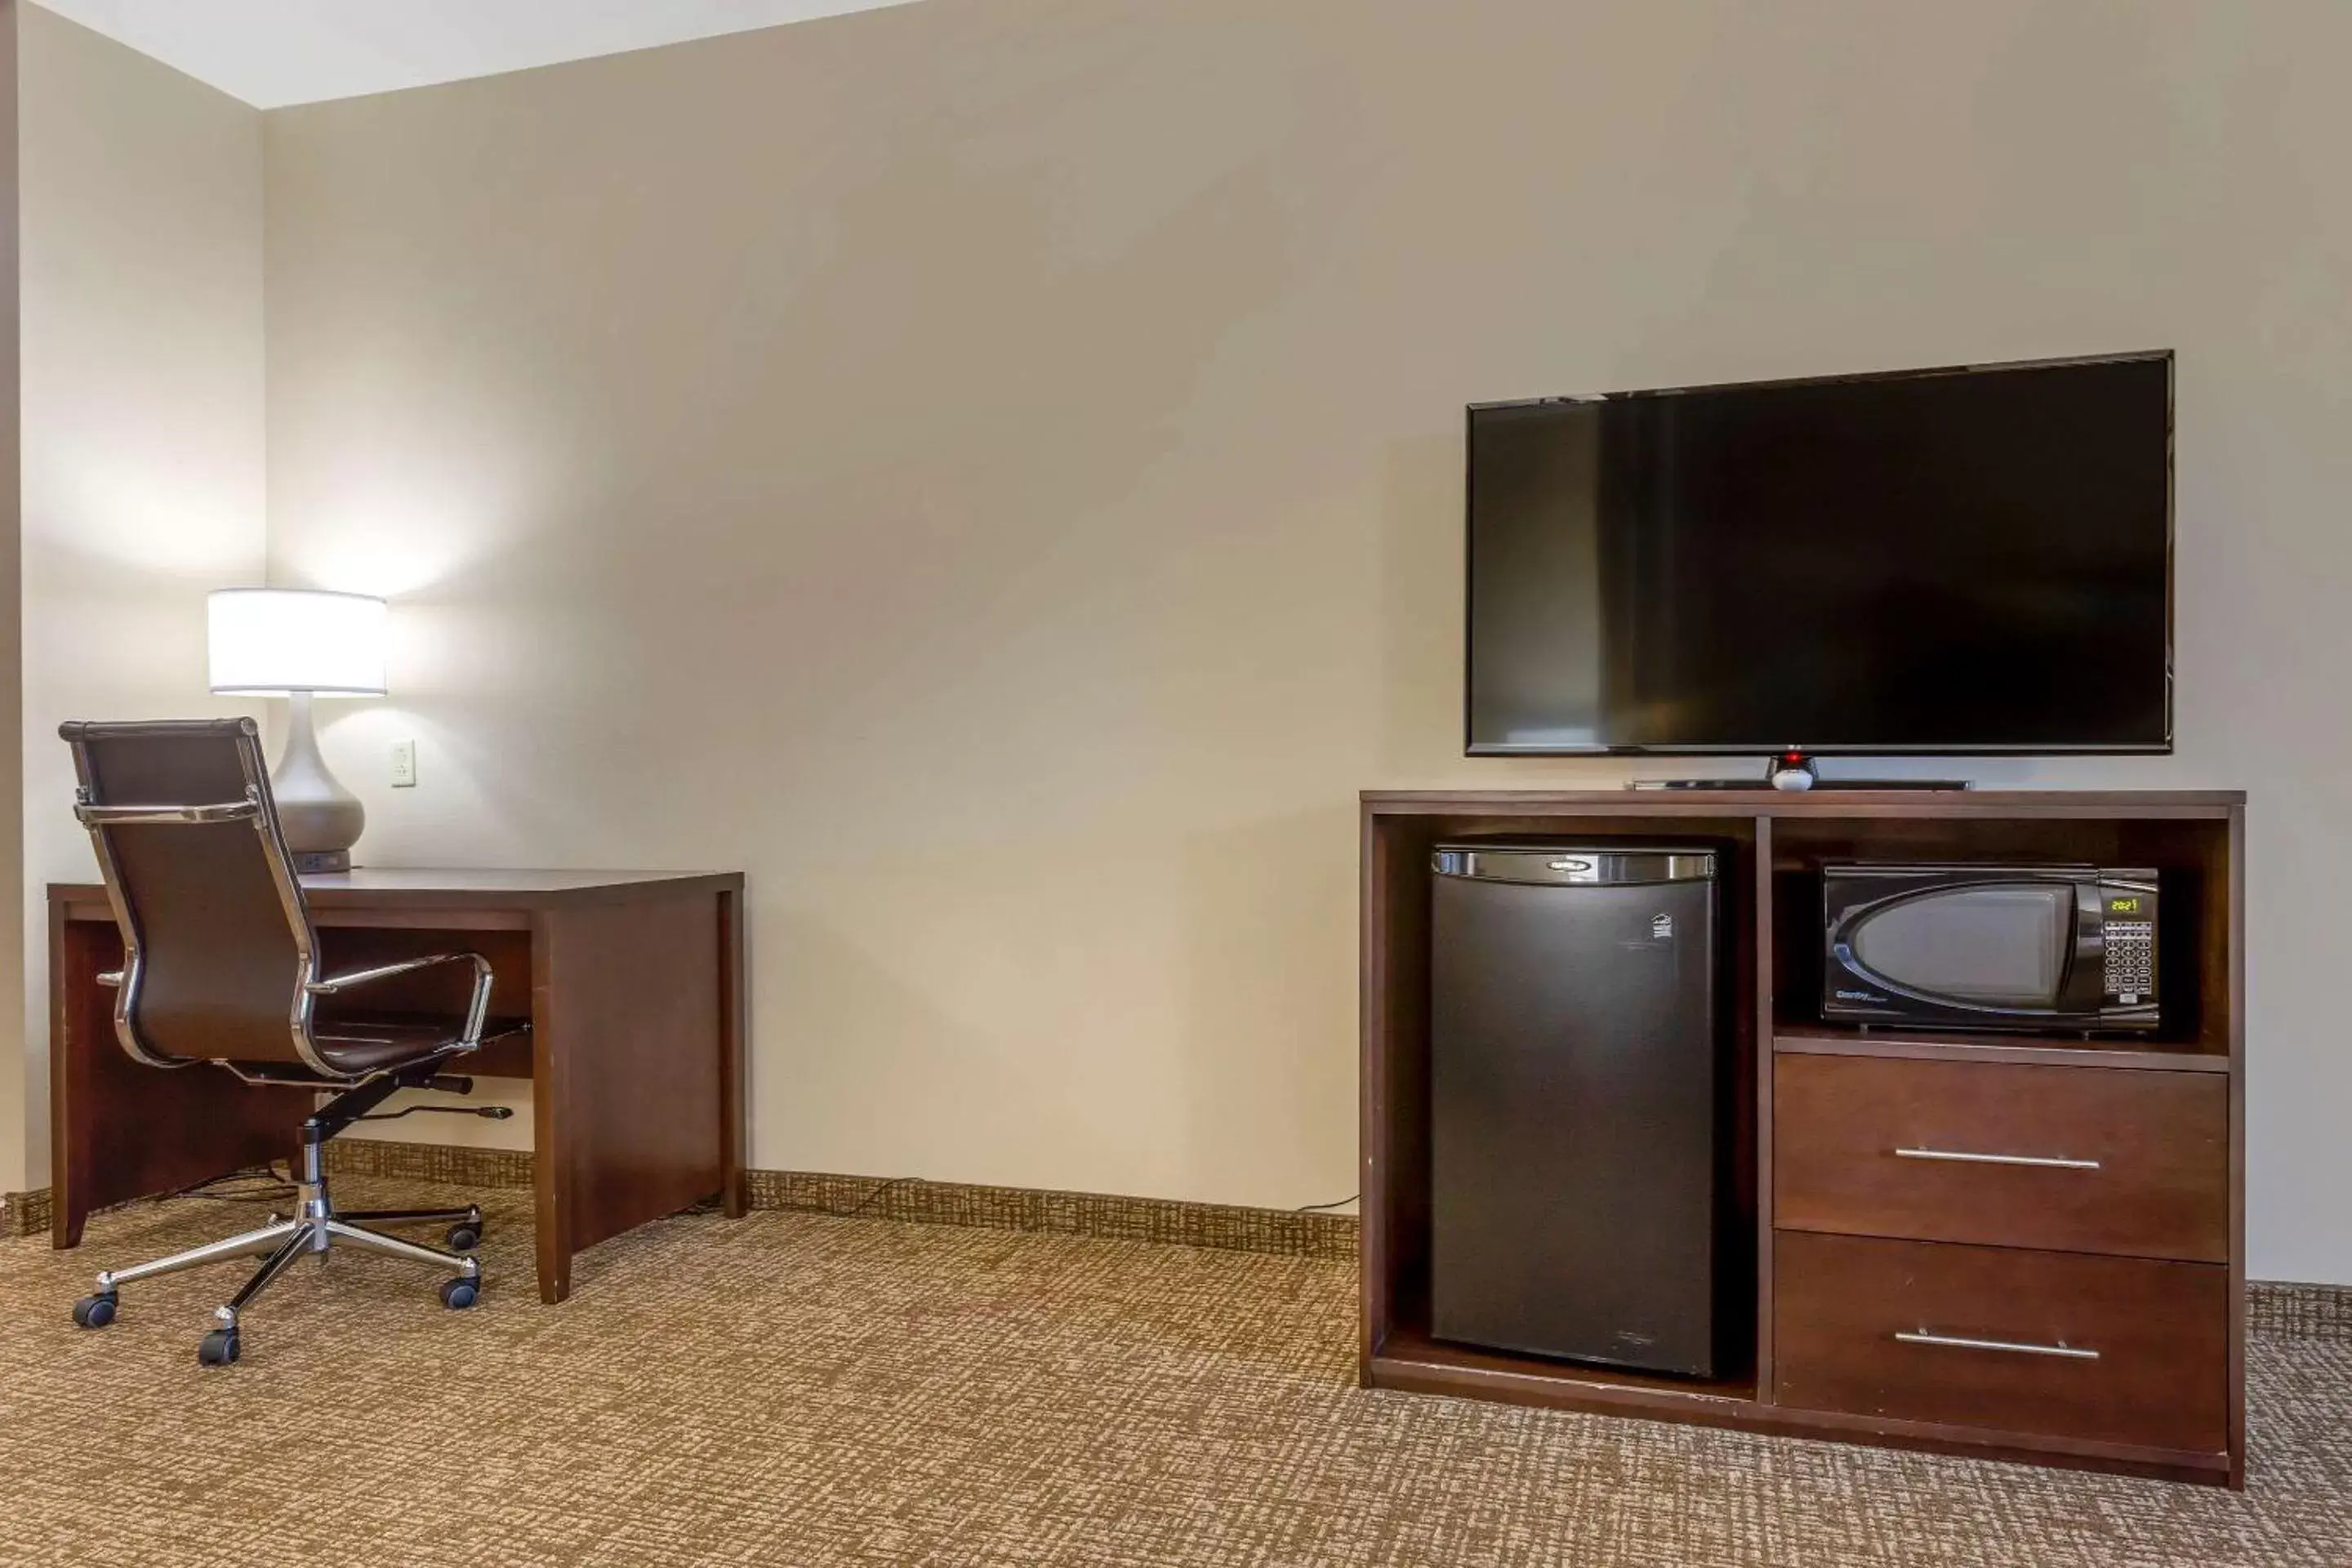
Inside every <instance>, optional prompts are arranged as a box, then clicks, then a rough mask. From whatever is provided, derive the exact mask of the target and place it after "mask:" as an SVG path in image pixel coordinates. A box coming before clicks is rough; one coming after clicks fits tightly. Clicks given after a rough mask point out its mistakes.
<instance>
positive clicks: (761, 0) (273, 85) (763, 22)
mask: <svg viewBox="0 0 2352 1568" xmlns="http://www.w3.org/2000/svg"><path fill="white" fill-rule="evenodd" d="M40 3H41V4H42V5H47V7H48V8H49V9H50V10H52V11H55V12H58V14H60V15H62V16H70V17H71V18H73V19H74V20H75V21H77V22H79V23H80V24H81V25H82V26H85V27H89V28H91V29H93V30H95V31H97V32H100V33H104V34H105V35H106V36H107V37H110V38H113V39H115V40H116V41H117V42H120V43H123V44H128V45H129V46H130V47H132V48H134V49H137V50H138V51H139V52H140V53H141V54H143V55H152V56H153V57H154V58H157V59H159V60H162V61H163V63H164V64H166V65H169V66H172V67H173V68H176V69H179V70H183V71H185V72H186V73H187V74H188V75H190V76H192V77H194V78H196V79H198V80H200V81H205V82H210V83H211V84H212V85H213V86H215V87H216V88H219V89H221V90H222V91H223V92H226V93H229V94H232V95H234V96H235V97H237V98H241V99H243V100H245V101H246V102H247V103H250V104H253V105H255V106H256V107H257V108H261V109H277V108H280V107H282V106H284V105H286V104H289V103H315V102H317V101H319V100H321V99H328V98H354V97H357V96H359V95H360V94H362V93H369V92H388V91H391V90H393V89H395V88H404V87H423V86H425V85H426V84H427V83H430V82H437V81H457V80H460V79H464V78H466V77H474V76H495V75H497V74H498V73H499V72H500V71H510V70H523V69H526V68H530V67H531V66H545V65H553V64H555V63H556V62H557V61H559V60H579V59H586V58H589V57H590V56H592V55H616V54H620V53H622V52H623V51H625V50H628V49H645V48H651V47H655V46H656V45H657V44H675V43H679V42H682V41H684V40H685V39H688V38H707V37H715V36H716V35H718V34H720V33H740V32H746V31H749V30H750V29H751V28H753V27H772V26H777V25H778V24H780V23H783V22H803V21H806V20H808V19H809V18H810V17H813V16H835V15H838V14H840V13H843V12H846V11H872V10H877V9H879V8H880V7H882V6H885V5H905V4H907V3H908V0H40Z"/></svg>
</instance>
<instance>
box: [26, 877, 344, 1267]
mask: <svg viewBox="0 0 2352 1568" xmlns="http://www.w3.org/2000/svg"><path fill="white" fill-rule="evenodd" d="M121 962H122V940H121V936H120V935H119V934H118V933H117V932H116V931H115V929H114V926H113V925H112V923H111V922H108V921H69V920H67V919H65V918H64V911H63V910H61V909H60V908H58V906H56V905H52V906H51V907H50V918H49V1188H50V1192H49V1198H50V1221H49V1244H50V1245H51V1246H52V1247H79V1246H80V1245H81V1238H82V1227H83V1225H84V1224H85V1222H87V1221H88V1219H89V1216H90V1215H91V1214H93V1213H95V1212H96V1211H98V1210H100V1209H102V1208H106V1207H108V1206H109V1205H113V1204H119V1203H124V1202H127V1201H129V1200H130V1199H131V1198H143V1197H152V1196H154V1195H155V1194H160V1193H170V1192H176V1191H178V1190H179V1189H180V1188H182V1187H184V1186H189V1185H192V1184H194V1183H197V1182H201V1181H204V1180H205V1179H206V1178H207V1177H211V1176H218V1175H223V1174H226V1173H228V1172H230V1171H235V1170H239V1169H242V1168H243V1167H245V1166H247V1165H258V1164H260V1163H263V1162H265V1161H268V1160H278V1159H290V1158H292V1156H293V1154H294V1151H295V1147H296V1143H297V1141H298V1140H297V1131H296V1130H297V1129H298V1128H299V1126H300V1125H301V1121H302V1118H303V1117H304V1116H306V1115H308V1114H309V1113H310V1096H309V1095H308V1094H307V1093H306V1092H305V1091H303V1090H300V1089H255V1088H252V1087H251V1086H249V1085H247V1084H243V1083H239V1082H238V1081H237V1080H236V1079H234V1078H231V1077H230V1076H229V1075H228V1074H227V1073H226V1072H223V1071H222V1070H220V1069H219V1068H215V1067H209V1066H205V1065H204V1064H201V1063H200V1064H198V1065H196V1066H194V1067H184V1068H151V1067H148V1066H146V1065H145V1064H143V1063H142V1062H139V1061H135V1060H133V1059H132V1058H131V1057H130V1056H129V1055H127V1054H126V1053H125V1052H124V1051H123V1049H122V1047H121V1046H120V1045H119V1044H117V1043H116V1041H115V1037H114V992H113V990H112V989H111V988H110V987H109V986H104V985H100V984H99V983H98V976H99V974H100V973H101V972H102V971H105V970H110V969H113V968H116V967H118V966H119V965H120V964H121Z"/></svg>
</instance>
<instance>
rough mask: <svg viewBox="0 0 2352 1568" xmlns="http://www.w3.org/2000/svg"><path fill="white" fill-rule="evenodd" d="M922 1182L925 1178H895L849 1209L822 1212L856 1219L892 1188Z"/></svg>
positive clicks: (842, 1217) (837, 1217) (830, 1209)
mask: <svg viewBox="0 0 2352 1568" xmlns="http://www.w3.org/2000/svg"><path fill="white" fill-rule="evenodd" d="M922 1180H923V1178H922V1177H920V1176H893V1177H891V1178H890V1179H889V1180H888V1181H887V1182H885V1183H883V1184H881V1185H880V1186H878V1187H877V1188H875V1189H874V1190H873V1191H872V1192H870V1193H868V1194H866V1195H865V1196H864V1197H862V1198H860V1199H859V1200H858V1201H857V1202H856V1204H854V1205H851V1206H850V1207H848V1208H845V1209H832V1208H829V1209H824V1210H822V1211H820V1212H822V1213H824V1214H828V1215H832V1216H833V1217H834V1218H835V1219H856V1217H857V1216H858V1215H862V1214H864V1213H865V1212H866V1210H867V1209H870V1208H872V1207H873V1206H874V1205H876V1204H877V1203H878V1202H879V1201H881V1197H882V1194H885V1193H887V1192H888V1191H889V1190H890V1189H891V1188H893V1187H903V1186H905V1185H907V1184H908V1183H910V1182H913V1183H920V1182H921V1181H922Z"/></svg>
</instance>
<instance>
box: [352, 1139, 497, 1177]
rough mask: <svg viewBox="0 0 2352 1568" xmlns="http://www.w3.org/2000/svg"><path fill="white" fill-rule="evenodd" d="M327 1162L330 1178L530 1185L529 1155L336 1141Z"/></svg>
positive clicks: (374, 1141)
mask: <svg viewBox="0 0 2352 1568" xmlns="http://www.w3.org/2000/svg"><path fill="white" fill-rule="evenodd" d="M326 1156H327V1174H329V1175H331V1176H383V1177H388V1178H391V1179H393V1180H395V1181H406V1182H440V1183H444V1184H447V1185H449V1186H453V1187H527V1186H529V1185H530V1180H531V1176H530V1171H531V1166H530V1151H529V1150H518V1149H469V1148H464V1147H460V1146H457V1145H455V1144H448V1143H400V1142H394V1141H392V1140H391V1139H387V1138H338V1139H336V1140H335V1141H334V1142H331V1143H329V1144H328V1145H327V1151H326Z"/></svg>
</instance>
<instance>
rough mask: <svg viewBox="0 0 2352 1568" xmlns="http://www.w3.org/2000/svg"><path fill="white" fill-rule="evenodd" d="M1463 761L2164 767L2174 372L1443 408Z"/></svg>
mask: <svg viewBox="0 0 2352 1568" xmlns="http://www.w3.org/2000/svg"><path fill="white" fill-rule="evenodd" d="M1469 416H1470V430H1469V530H1468V531H1469V617H1468V618H1469V648H1468V670H1467V674H1468V679H1467V688H1468V695H1467V701H1466V703H1465V710H1466V714H1467V721H1468V749H1469V751H1470V752H1471V753H1472V754H1474V755H1496V754H1521V755H1523V754H1557V753H1573V752H1667V753H1676V752H1680V753H1697V752H1759V753H1761V752H1783V751H1793V750H1801V751H1805V752H1849V753H1852V752H1862V753H1882V754H1884V753H1895V752H1929V753H1952V754H1962V753H1986V752H2168V751H2170V750H2171V749H2172V356H2171V354H2170V353H2143V354H2131V355H2125V356H2116V357H2108V358H2101V359H2091V360H2069V361H2063V362H2054V363H2034V364H2015V365H1994V366H1967V367H1961V368H1955V369H1945V370H1927V371H1915V372H1904V373H1898V374H1883V375H1854V376H1836V377H1828V378H1823V379H1820V380H1809V381H1778V382H1759V383H1755V384H1747V385H1735V386H1701V387H1685V388H1680V389H1676V390H1673V391H1659V392H1633V393H1614V394H1610V395H1604V396H1597V397H1548V398H1538V399H1535V400H1532V401H1528V402H1519V403H1495V404H1481V405H1475V406H1473V407H1472V408H1471V409H1470V411H1469Z"/></svg>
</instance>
